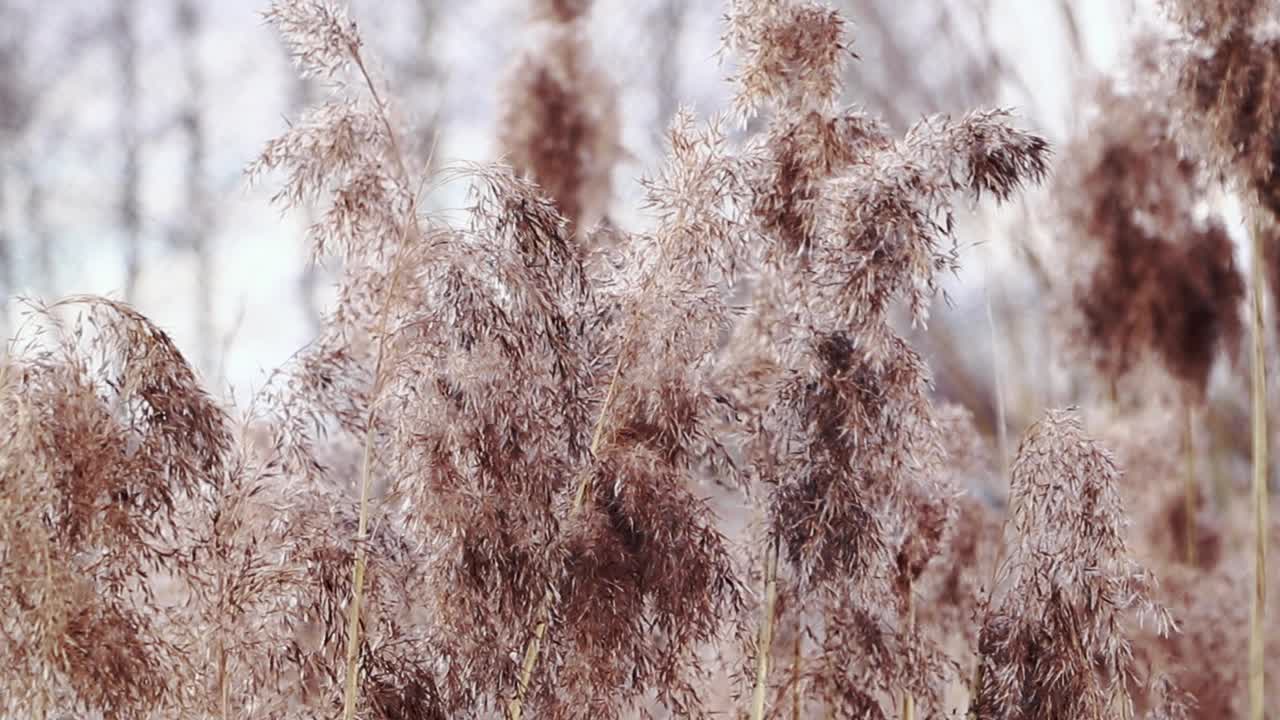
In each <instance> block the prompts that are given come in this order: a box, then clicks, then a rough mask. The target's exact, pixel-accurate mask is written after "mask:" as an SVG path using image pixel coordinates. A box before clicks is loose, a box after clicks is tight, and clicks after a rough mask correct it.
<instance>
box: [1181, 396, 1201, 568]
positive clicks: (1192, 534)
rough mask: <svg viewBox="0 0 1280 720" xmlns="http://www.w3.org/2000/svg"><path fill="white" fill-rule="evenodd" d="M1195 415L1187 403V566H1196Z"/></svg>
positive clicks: (1185, 434)
mask: <svg viewBox="0 0 1280 720" xmlns="http://www.w3.org/2000/svg"><path fill="white" fill-rule="evenodd" d="M1193 413H1194V411H1193V409H1192V407H1191V403H1187V404H1186V406H1185V412H1184V413H1183V414H1184V418H1185V423H1184V426H1183V431H1184V441H1185V445H1186V453H1187V471H1186V479H1185V481H1184V483H1185V484H1184V487H1183V494H1184V495H1185V498H1184V500H1185V503H1186V505H1185V508H1184V510H1185V513H1186V528H1185V531H1186V535H1185V538H1184V539H1185V541H1186V548H1185V553H1186V558H1187V564H1188V565H1191V566H1195V564H1196V508H1197V505H1198V502H1197V497H1196V495H1197V487H1196V449H1195V428H1194V422H1195V418H1194V415H1193Z"/></svg>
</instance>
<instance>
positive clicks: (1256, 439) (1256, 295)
mask: <svg viewBox="0 0 1280 720" xmlns="http://www.w3.org/2000/svg"><path fill="white" fill-rule="evenodd" d="M1252 220H1253V222H1252V223H1250V224H1251V226H1252V227H1251V228H1250V231H1251V232H1250V235H1251V236H1252V237H1251V238H1250V239H1251V241H1252V243H1251V244H1252V248H1253V268H1252V271H1253V311H1252V312H1251V313H1250V317H1251V324H1252V332H1253V387H1252V394H1253V520H1254V546H1253V557H1254V566H1253V593H1252V595H1251V597H1250V603H1249V718H1250V720H1263V716H1264V714H1265V712H1266V708H1265V705H1266V698H1265V694H1264V690H1265V681H1264V669H1265V645H1264V639H1263V625H1264V620H1265V613H1266V599H1267V595H1266V593H1267V502H1268V498H1267V440H1268V438H1267V372H1266V365H1265V363H1266V354H1265V345H1266V343H1265V336H1264V333H1263V329H1264V328H1265V327H1266V326H1265V325H1264V324H1263V322H1262V320H1263V298H1262V290H1263V278H1262V263H1263V248H1262V242H1263V238H1262V231H1263V228H1262V216H1261V210H1260V209H1259V208H1257V207H1255V208H1253V209H1252Z"/></svg>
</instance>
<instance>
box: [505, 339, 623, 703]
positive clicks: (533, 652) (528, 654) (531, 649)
mask: <svg viewBox="0 0 1280 720" xmlns="http://www.w3.org/2000/svg"><path fill="white" fill-rule="evenodd" d="M621 374H622V355H619V356H618V362H617V364H616V365H614V367H613V378H612V379H611V380H610V381H609V389H608V391H606V393H605V396H604V404H603V405H602V406H601V408H600V415H599V416H598V417H597V418H596V427H595V431H594V432H593V433H592V434H591V456H592V457H595V455H596V453H597V452H599V451H600V441H601V440H602V439H603V438H604V421H605V418H606V417H608V414H609V406H610V405H611V404H612V403H613V396H614V390H615V389H616V388H617V386H618V376H619V375H621ZM591 478H592V474H591V473H590V472H584V473H582V479H581V480H579V481H578V490H577V492H575V493H574V496H573V505H572V506H570V508H569V517H573V516H575V515H577V514H578V512H579V511H580V510H581V509H582V506H583V505H584V504H585V503H586V499H587V492H588V491H590V489H591ZM554 602H555V592H554V590H553V589H552V588H550V587H548V588H547V591H546V593H545V594H544V595H543V596H542V603H541V604H540V605H539V606H538V624H537V625H535V626H534V628H533V637H531V638H529V644H528V645H526V646H525V649H524V662H523V663H522V664H521V666H520V679H519V681H518V682H517V683H516V694H515V697H513V698H511V701H510V702H509V703H507V714H508V716H509V717H510V718H511V720H520V718H522V717H523V716H524V701H525V697H526V696H527V695H528V692H529V683H530V682H531V681H532V680H533V670H534V668H535V667H537V665H538V656H539V655H540V654H541V653H542V641H543V638H545V637H546V635H547V623H548V622H549V621H550V619H551V617H550V615H551V605H552V603H554Z"/></svg>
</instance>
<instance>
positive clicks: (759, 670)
mask: <svg viewBox="0 0 1280 720" xmlns="http://www.w3.org/2000/svg"><path fill="white" fill-rule="evenodd" d="M777 601H778V541H777V540H774V541H773V542H772V543H771V544H770V546H769V550H768V552H766V553H765V560H764V612H763V614H762V615H761V617H760V641H759V643H758V644H757V645H758V646H757V648H756V686H755V690H754V692H752V694H751V720H764V706H765V696H766V695H767V694H768V692H769V653H770V650H771V649H772V647H773V613H774V606H775V605H776V604H777Z"/></svg>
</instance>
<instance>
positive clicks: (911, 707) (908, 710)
mask: <svg viewBox="0 0 1280 720" xmlns="http://www.w3.org/2000/svg"><path fill="white" fill-rule="evenodd" d="M915 597H916V596H915V593H914V592H912V588H911V586H910V584H908V585H907V641H908V642H914V638H915V634H916V599H915ZM915 717H916V698H915V696H914V695H912V694H911V691H910V690H908V691H906V692H904V693H903V694H902V720H915Z"/></svg>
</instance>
